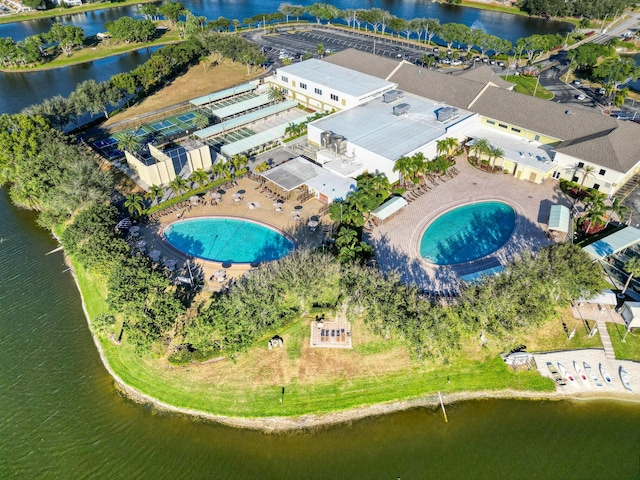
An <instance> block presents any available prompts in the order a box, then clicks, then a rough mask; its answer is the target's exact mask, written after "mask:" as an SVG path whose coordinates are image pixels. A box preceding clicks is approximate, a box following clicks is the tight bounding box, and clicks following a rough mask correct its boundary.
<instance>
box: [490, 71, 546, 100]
mask: <svg viewBox="0 0 640 480" xmlns="http://www.w3.org/2000/svg"><path fill="white" fill-rule="evenodd" d="M502 78H503V79H505V80H506V81H507V82H511V83H515V85H516V86H515V87H514V90H515V91H516V92H518V93H524V94H525V95H531V96H534V95H533V93H534V92H535V96H536V97H537V98H542V99H543V100H551V99H552V98H553V93H551V92H550V91H549V90H547V89H546V88H544V87H543V86H542V85H539V84H538V87H537V88H536V83H538V80H537V79H536V77H526V76H524V75H506V76H503V77H502Z"/></svg>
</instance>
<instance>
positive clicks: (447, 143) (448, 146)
mask: <svg viewBox="0 0 640 480" xmlns="http://www.w3.org/2000/svg"><path fill="white" fill-rule="evenodd" d="M436 148H437V152H438V155H440V154H444V155H445V156H446V157H447V158H451V157H453V154H454V152H455V151H456V149H457V148H458V140H457V139H455V138H453V137H447V138H443V139H442V140H438V141H436Z"/></svg>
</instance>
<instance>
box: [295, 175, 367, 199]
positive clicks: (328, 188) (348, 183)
mask: <svg viewBox="0 0 640 480" xmlns="http://www.w3.org/2000/svg"><path fill="white" fill-rule="evenodd" d="M306 184H307V187H309V188H311V189H313V190H315V191H316V192H320V193H322V194H324V195H326V196H327V198H328V199H329V202H333V201H335V200H344V199H345V198H347V195H348V194H349V193H350V192H354V191H355V190H356V185H357V182H356V181H355V180H354V179H353V178H348V177H341V176H340V175H336V174H335V173H333V172H327V171H325V173H323V174H321V175H319V176H317V177H315V178H312V179H310V180H308V181H307V182H306Z"/></svg>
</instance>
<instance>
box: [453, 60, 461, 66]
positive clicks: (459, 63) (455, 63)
mask: <svg viewBox="0 0 640 480" xmlns="http://www.w3.org/2000/svg"><path fill="white" fill-rule="evenodd" d="M460 65H462V62H461V61H460V60H452V61H451V66H452V67H458V66H460Z"/></svg>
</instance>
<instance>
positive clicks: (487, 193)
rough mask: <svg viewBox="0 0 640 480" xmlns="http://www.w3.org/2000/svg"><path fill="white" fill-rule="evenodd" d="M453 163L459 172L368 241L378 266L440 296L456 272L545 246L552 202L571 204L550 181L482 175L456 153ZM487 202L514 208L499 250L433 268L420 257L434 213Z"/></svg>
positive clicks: (456, 280)
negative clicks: (510, 226)
mask: <svg viewBox="0 0 640 480" xmlns="http://www.w3.org/2000/svg"><path fill="white" fill-rule="evenodd" d="M455 167H456V169H457V170H458V171H459V173H458V175H456V176H454V177H453V178H450V177H444V181H439V182H438V183H439V185H438V186H434V187H433V188H432V189H431V190H430V191H429V192H427V193H425V194H424V195H422V196H420V197H418V198H417V199H416V200H414V201H413V202H411V203H410V205H408V206H407V207H406V208H404V209H403V210H401V211H400V212H399V213H398V214H396V215H395V216H394V217H392V218H391V219H389V220H387V221H385V222H384V224H383V225H381V226H379V227H377V228H375V229H374V230H373V232H372V233H371V234H370V235H369V239H368V241H369V242H370V243H371V244H372V245H373V246H374V247H375V249H376V260H377V262H378V265H379V266H380V267H381V268H382V269H383V270H385V271H392V270H396V271H397V272H398V273H399V274H400V276H401V277H402V279H403V280H404V281H406V282H408V283H413V284H415V285H417V286H418V287H420V288H422V289H424V290H427V291H430V292H434V293H436V294H440V295H443V294H444V295H446V294H447V293H455V292H457V291H458V290H459V288H460V282H461V280H460V276H461V275H465V274H468V273H473V272H476V271H479V270H481V269H482V267H483V264H484V265H485V266H491V265H495V264H496V261H498V262H500V263H501V264H502V265H506V263H507V262H508V261H509V260H510V259H512V258H513V257H514V256H515V255H517V254H518V253H519V252H521V251H523V250H525V249H530V250H536V249H539V248H541V247H543V246H546V245H549V243H550V241H549V239H548V237H547V234H546V231H547V230H546V226H547V221H548V219H549V211H550V208H551V206H552V205H554V204H562V205H565V206H567V207H570V205H571V202H570V200H569V198H568V197H567V196H566V195H564V193H562V191H561V190H560V187H559V185H558V183H557V182H556V181H555V180H551V179H548V180H546V181H545V182H544V183H543V184H535V183H532V182H528V181H524V180H518V179H516V178H514V177H513V176H511V175H508V174H504V173H499V174H498V173H495V174H491V173H487V172H484V171H480V170H477V169H476V168H474V167H472V166H471V165H469V163H468V162H467V160H466V157H464V156H461V157H458V160H457V163H456V166H455ZM487 200H498V201H502V202H505V203H507V204H509V205H511V207H513V209H514V210H515V212H516V227H515V230H514V232H513V234H512V236H511V238H510V239H509V241H508V242H507V243H506V244H505V245H504V246H503V247H502V248H500V249H499V250H498V251H497V252H494V253H493V254H491V255H489V256H488V257H484V258H483V259H480V260H477V261H475V262H470V263H467V264H458V265H452V266H437V265H434V264H432V263H430V262H428V261H427V260H425V259H424V258H422V257H421V255H420V252H419V249H420V241H421V239H422V234H423V233H424V231H425V229H426V227H427V225H428V224H430V223H431V222H432V221H433V220H435V218H436V217H438V216H439V215H441V214H442V213H444V212H446V211H448V210H450V209H452V208H454V207H458V206H461V205H465V204H470V203H475V202H479V201H487Z"/></svg>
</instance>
